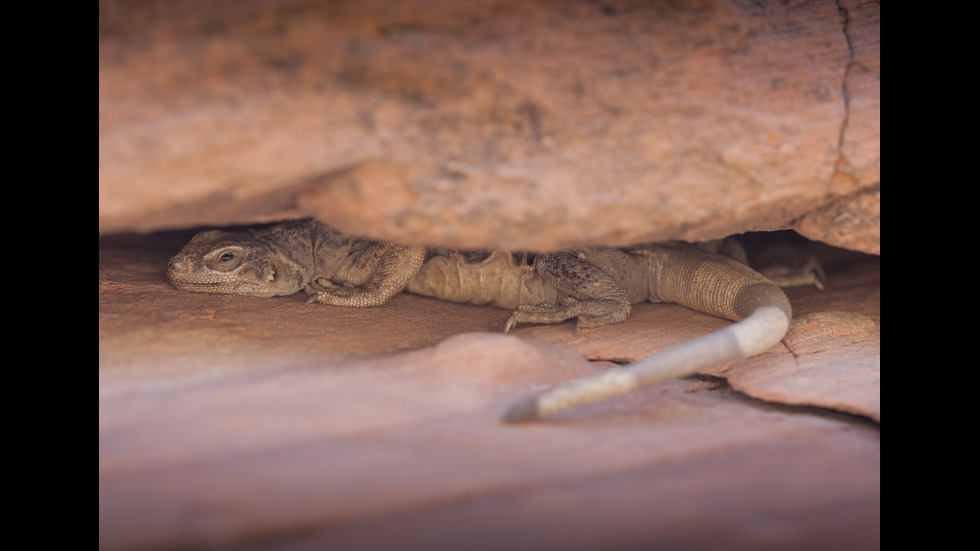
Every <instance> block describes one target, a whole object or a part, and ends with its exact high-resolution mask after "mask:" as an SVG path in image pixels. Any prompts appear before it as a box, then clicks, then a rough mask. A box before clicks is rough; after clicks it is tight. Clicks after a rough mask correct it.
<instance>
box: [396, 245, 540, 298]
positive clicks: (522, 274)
mask: <svg viewBox="0 0 980 551" xmlns="http://www.w3.org/2000/svg"><path fill="white" fill-rule="evenodd" d="M405 290H406V291H408V292H410V293H415V294H417V295H423V296H427V297H433V298H438V299H440V300H447V301H450V302H457V303H465V304H477V305H481V306H482V305H491V306H496V307H497V308H503V309H505V310H515V309H517V307H518V306H520V305H521V304H533V305H544V304H551V305H555V304H557V303H558V291H557V290H556V289H555V288H554V287H552V286H551V285H549V284H547V283H546V282H545V281H544V280H543V279H542V278H541V276H540V275H538V273H537V272H536V271H535V270H534V267H532V266H528V265H527V264H516V263H514V261H513V259H512V257H511V255H510V253H509V252H507V251H494V252H493V253H491V254H490V256H488V257H487V258H486V259H484V260H482V261H480V262H467V261H466V260H465V259H463V258H462V257H461V256H455V255H454V256H441V255H440V256H434V257H432V258H431V259H429V260H428V261H427V262H426V263H425V264H424V265H423V266H422V269H420V270H419V272H418V273H417V274H416V275H415V277H413V278H412V279H411V280H409V282H408V285H407V286H406V287H405Z"/></svg>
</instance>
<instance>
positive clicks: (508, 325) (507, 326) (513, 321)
mask: <svg viewBox="0 0 980 551" xmlns="http://www.w3.org/2000/svg"><path fill="white" fill-rule="evenodd" d="M515 314H516V312H515V313H514V314H511V315H510V317H509V318H507V321H505V322H504V333H510V330H511V329H513V328H514V327H516V326H517V320H516V319H515V318H514V315H515Z"/></svg>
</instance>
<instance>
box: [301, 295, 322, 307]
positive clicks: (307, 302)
mask: <svg viewBox="0 0 980 551" xmlns="http://www.w3.org/2000/svg"><path fill="white" fill-rule="evenodd" d="M319 296H320V293H313V294H312V295H310V298H308V299H306V304H304V305H303V306H309V305H310V303H311V302H313V301H315V300H316V299H317V297H319Z"/></svg>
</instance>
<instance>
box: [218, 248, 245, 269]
mask: <svg viewBox="0 0 980 551" xmlns="http://www.w3.org/2000/svg"><path fill="white" fill-rule="evenodd" d="M240 263H241V255H239V254H238V253H237V252H235V251H224V252H222V253H221V254H219V255H218V257H217V258H216V259H215V261H214V267H215V269H217V270H221V271H223V272H227V271H231V270H233V269H235V268H237V267H238V265H239V264H240Z"/></svg>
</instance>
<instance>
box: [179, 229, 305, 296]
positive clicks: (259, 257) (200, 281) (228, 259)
mask: <svg viewBox="0 0 980 551" xmlns="http://www.w3.org/2000/svg"><path fill="white" fill-rule="evenodd" d="M282 263H283V261H282V255H280V254H279V253H278V251H276V250H275V249H274V248H273V246H272V245H270V244H269V243H266V242H263V241H258V240H256V239H255V238H254V237H253V236H252V235H251V234H248V233H230V232H224V231H220V230H212V231H206V232H202V233H199V234H197V235H195V236H194V237H193V238H192V239H191V240H190V242H189V243H187V245H184V248H182V249H181V250H180V252H178V253H177V254H176V255H174V256H173V257H172V258H171V259H170V263H169V264H168V266H167V277H168V278H169V279H170V283H171V284H173V286H174V287H176V288H178V289H181V290H184V291H194V292H198V293H224V294H233V295H245V296H252V297H273V296H278V295H291V294H293V293H296V292H297V291H298V290H299V288H297V286H296V284H295V282H294V281H293V280H294V279H295V278H292V277H285V276H286V275H287V274H286V273H285V272H287V271H288V270H284V266H282Z"/></svg>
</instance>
